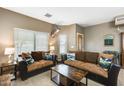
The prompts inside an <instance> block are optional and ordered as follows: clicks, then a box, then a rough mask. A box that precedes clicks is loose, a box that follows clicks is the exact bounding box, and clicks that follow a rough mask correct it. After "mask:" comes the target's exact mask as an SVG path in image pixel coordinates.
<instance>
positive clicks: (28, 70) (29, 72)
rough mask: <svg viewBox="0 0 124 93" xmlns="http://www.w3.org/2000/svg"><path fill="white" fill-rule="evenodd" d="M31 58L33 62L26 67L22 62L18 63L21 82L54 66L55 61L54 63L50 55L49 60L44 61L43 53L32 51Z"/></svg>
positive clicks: (54, 59)
mask: <svg viewBox="0 0 124 93" xmlns="http://www.w3.org/2000/svg"><path fill="white" fill-rule="evenodd" d="M23 56H27V54H23ZM31 56H32V58H33V59H34V62H33V63H32V64H29V65H28V64H27V63H26V61H24V60H22V61H21V62H19V73H20V77H21V79H22V80H25V79H27V78H28V77H31V76H33V75H36V74H38V73H41V72H44V71H46V70H49V69H50V67H52V66H54V65H55V61H56V56H55V55H52V59H51V60H46V59H45V58H44V56H45V52H43V51H32V52H31ZM21 57H22V56H21Z"/></svg>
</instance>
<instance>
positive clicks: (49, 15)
mask: <svg viewBox="0 0 124 93" xmlns="http://www.w3.org/2000/svg"><path fill="white" fill-rule="evenodd" d="M44 16H46V17H48V18H50V17H52V15H51V14H49V13H46V14H45V15H44Z"/></svg>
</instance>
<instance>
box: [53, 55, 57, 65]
mask: <svg viewBox="0 0 124 93" xmlns="http://www.w3.org/2000/svg"><path fill="white" fill-rule="evenodd" d="M52 61H53V62H54V65H55V64H56V62H57V55H52Z"/></svg>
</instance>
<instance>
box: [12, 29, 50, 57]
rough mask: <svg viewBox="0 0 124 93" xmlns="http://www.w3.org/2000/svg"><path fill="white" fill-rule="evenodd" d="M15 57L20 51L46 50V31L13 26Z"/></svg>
mask: <svg viewBox="0 0 124 93" xmlns="http://www.w3.org/2000/svg"><path fill="white" fill-rule="evenodd" d="M14 43H15V50H16V53H15V57H16V58H17V57H18V55H19V54H20V53H22V52H31V51H34V50H36V51H48V33H47V32H35V31H31V30H26V29H19V28H15V31H14Z"/></svg>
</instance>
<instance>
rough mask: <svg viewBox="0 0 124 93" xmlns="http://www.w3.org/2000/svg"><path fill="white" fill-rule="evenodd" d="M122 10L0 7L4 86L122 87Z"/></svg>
mask: <svg viewBox="0 0 124 93" xmlns="http://www.w3.org/2000/svg"><path fill="white" fill-rule="evenodd" d="M65 10H66V11H65ZM123 10H124V8H123V7H112V8H111V7H110V8H103V7H99V8H95V7H94V8H90V7H79V8H74V7H70V8H64V7H63V8H56V7H53V8H51V7H1V8H0V20H1V22H0V28H1V29H0V37H1V39H0V64H1V65H0V68H1V72H0V73H1V76H0V81H1V83H0V84H1V86H2V84H3V86H4V85H7V86H9V85H11V86H57V85H60V86H62V85H65V86H77V85H78V86H82V85H83V86H103V85H109V86H112V85H114V86H115V85H116V86H123V85H124V81H123V78H124V70H123V67H124V62H123V40H124V39H123V35H124V33H123V29H124V26H123V21H122V23H119V22H118V23H117V20H121V19H122V20H123V14H124V12H123ZM39 11H41V13H39ZM80 11H88V12H86V13H83V12H82V13H80ZM91 11H92V12H94V14H92V12H91ZM98 12H99V15H98V14H97V13H98ZM62 14H64V15H63V16H61V15H62ZM91 14H92V16H91ZM119 18H120V19H119ZM26 57H30V59H27V58H26ZM102 58H104V59H105V58H106V59H105V60H104V59H102ZM107 59H109V61H110V59H111V64H110V63H109V62H108V63H109V68H108V63H103V60H104V61H106V60H107ZM26 60H27V61H26ZM101 60H102V62H101V63H98V62H100V61H101ZM24 61H25V62H24ZM35 63H36V64H35ZM82 63H83V64H82ZM106 64H107V67H106ZM113 64H114V65H113ZM113 67H114V68H113ZM63 69H64V71H63ZM112 69H113V70H112ZM11 70H12V71H11ZM72 71H75V72H72ZM67 72H69V73H67ZM6 73H7V74H6ZM10 73H11V74H13V76H10V75H9V74H10ZM70 73H71V76H70ZM4 74H5V75H4ZM56 74H57V76H59V77H58V79H59V80H57V81H55V79H54V78H53V77H52V75H56ZM97 75H98V76H97ZM10 77H11V78H13V77H14V80H10V79H11V78H10ZM75 77H77V79H76V78H75ZM104 79H105V80H104ZM58 81H59V84H58Z"/></svg>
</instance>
